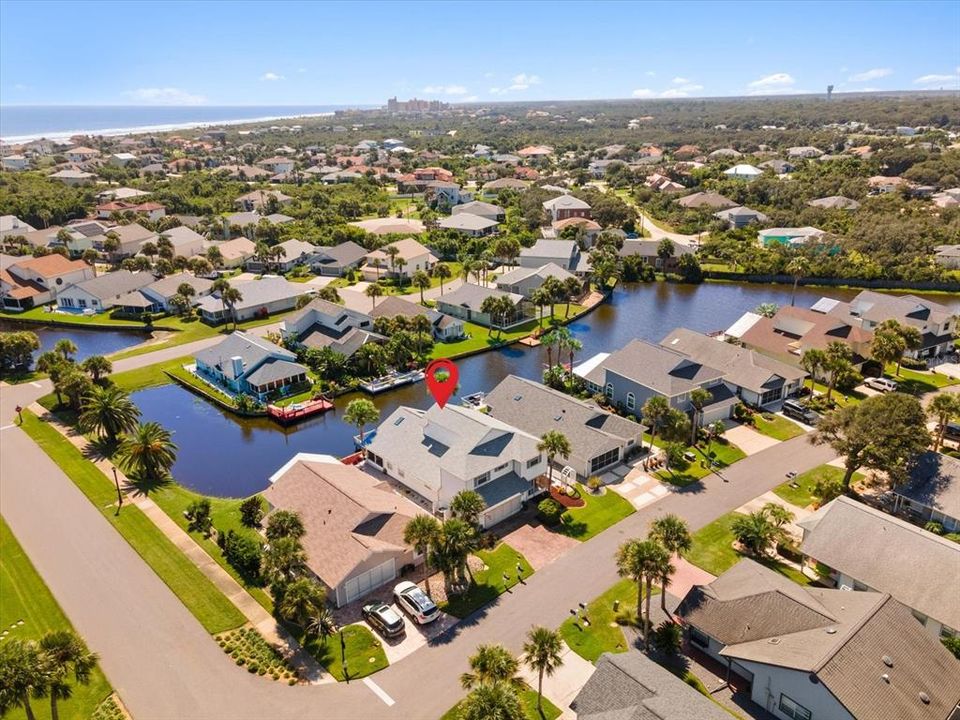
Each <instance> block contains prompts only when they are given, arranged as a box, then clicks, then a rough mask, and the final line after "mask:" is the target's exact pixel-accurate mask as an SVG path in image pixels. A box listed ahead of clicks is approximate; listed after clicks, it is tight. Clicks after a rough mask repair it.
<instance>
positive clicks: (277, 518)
mask: <svg viewBox="0 0 960 720" xmlns="http://www.w3.org/2000/svg"><path fill="white" fill-rule="evenodd" d="M306 534H307V529H306V528H305V527H304V526H303V519H302V518H301V517H300V513H298V512H295V511H293V510H277V511H276V512H274V513H271V515H270V517H269V518H268V519H267V528H266V530H265V531H264V535H266V536H267V540H269V541H270V542H273V541H274V540H279V539H280V538H293V539H294V540H299V539H300V538H302V537H303V536H304V535H306Z"/></svg>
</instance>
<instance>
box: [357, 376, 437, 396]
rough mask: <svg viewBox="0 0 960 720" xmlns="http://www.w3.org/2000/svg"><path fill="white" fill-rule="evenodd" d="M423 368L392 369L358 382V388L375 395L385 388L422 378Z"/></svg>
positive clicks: (384, 390)
mask: <svg viewBox="0 0 960 720" xmlns="http://www.w3.org/2000/svg"><path fill="white" fill-rule="evenodd" d="M423 378H424V374H423V370H410V371H408V372H398V371H394V372H392V373H389V374H387V375H384V376H383V377H378V378H375V379H374V380H370V381H369V382H364V383H360V389H361V390H363V391H364V392H367V393H370V394H371V395H377V394H379V393H382V392H386V391H387V390H392V389H393V388H397V387H400V386H401V385H410V384H412V383H415V382H420V381H421V380H423Z"/></svg>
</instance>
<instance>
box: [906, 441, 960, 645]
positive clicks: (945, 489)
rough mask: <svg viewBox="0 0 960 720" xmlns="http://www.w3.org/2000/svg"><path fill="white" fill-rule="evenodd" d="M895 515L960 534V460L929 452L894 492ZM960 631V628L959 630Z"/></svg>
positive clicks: (919, 460) (912, 468)
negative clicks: (937, 524)
mask: <svg viewBox="0 0 960 720" xmlns="http://www.w3.org/2000/svg"><path fill="white" fill-rule="evenodd" d="M892 492H893V495H894V498H895V501H894V505H893V508H892V511H893V512H894V513H903V514H906V515H907V516H908V517H910V518H911V519H913V520H915V521H916V522H918V523H928V522H935V523H939V524H940V525H941V526H942V527H943V529H944V531H946V532H948V533H949V532H953V533H960V460H958V459H957V458H955V457H951V456H949V455H944V454H941V453H935V452H926V453H924V454H923V455H921V456H920V457H919V458H918V459H917V462H916V463H914V465H913V467H911V468H910V479H909V480H908V481H907V482H906V483H905V484H903V485H899V486H896V487H894V488H893V491H892ZM957 630H960V628H957Z"/></svg>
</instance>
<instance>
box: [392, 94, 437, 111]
mask: <svg viewBox="0 0 960 720" xmlns="http://www.w3.org/2000/svg"><path fill="white" fill-rule="evenodd" d="M449 107H450V104H449V103H445V102H441V101H440V100H418V99H417V98H411V99H410V100H397V98H396V97H392V98H389V99H388V100H387V112H395V113H402V112H438V111H440V110H446V109H448V108H449Z"/></svg>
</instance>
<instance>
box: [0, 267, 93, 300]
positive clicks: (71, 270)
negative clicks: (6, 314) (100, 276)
mask: <svg viewBox="0 0 960 720" xmlns="http://www.w3.org/2000/svg"><path fill="white" fill-rule="evenodd" d="M96 275H97V272H96V270H95V269H94V268H93V267H91V266H90V265H87V263H85V262H83V261H82V260H68V259H67V258H65V257H64V256H63V255H60V254H58V253H51V254H50V255H43V256H41V257H30V256H26V257H13V256H10V255H0V299H2V304H3V307H4V308H6V309H10V310H28V309H30V308H32V307H37V306H39V305H43V304H45V303H48V302H51V301H53V300H55V299H56V297H57V293H58V292H60V290H62V289H64V288H67V287H69V286H71V285H75V284H76V283H79V282H83V281H84V280H90V279H92V278H94V277H96Z"/></svg>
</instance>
